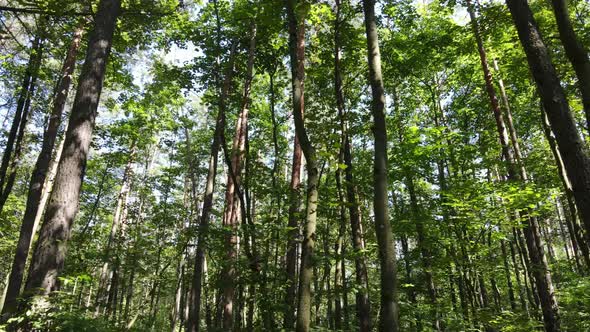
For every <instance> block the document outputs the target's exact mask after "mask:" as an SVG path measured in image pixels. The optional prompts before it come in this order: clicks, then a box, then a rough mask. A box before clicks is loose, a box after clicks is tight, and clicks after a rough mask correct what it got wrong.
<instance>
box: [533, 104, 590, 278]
mask: <svg viewBox="0 0 590 332" xmlns="http://www.w3.org/2000/svg"><path fill="white" fill-rule="evenodd" d="M541 112H542V114H541V123H542V124H543V131H544V132H545V137H546V138H547V142H549V148H550V149H551V153H552V154H553V158H554V159H555V163H556V164H557V174H558V175H559V178H560V179H561V184H562V185H563V191H564V193H565V198H566V200H567V203H568V209H569V218H567V216H566V219H569V220H566V221H567V227H568V230H569V232H570V237H571V238H572V244H573V246H574V251H576V252H577V249H578V248H579V250H580V254H581V255H582V257H583V258H584V262H585V263H586V268H587V269H589V268H590V253H589V249H588V242H586V241H585V240H584V235H583V232H582V230H581V229H580V225H579V224H578V220H577V219H578V218H577V217H578V209H577V207H576V204H575V199H574V192H573V189H572V185H571V182H570V181H569V178H568V176H567V174H566V169H565V165H564V164H563V159H562V158H561V153H560V150H559V148H558V147H557V145H556V144H555V138H554V136H553V135H552V131H551V127H550V125H549V119H548V118H547V113H546V112H545V110H544V109H543V108H542V109H541Z"/></svg>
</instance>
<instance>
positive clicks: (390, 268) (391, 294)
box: [363, 0, 399, 332]
mask: <svg viewBox="0 0 590 332" xmlns="http://www.w3.org/2000/svg"><path fill="white" fill-rule="evenodd" d="M363 9H364V12H365V30H366V34H367V57H368V61H369V83H370V85H371V91H372V103H371V110H372V113H373V135H374V137H375V163H374V166H373V189H374V191H375V193H374V198H373V209H374V214H375V232H376V233H377V245H378V247H379V261H380V266H381V271H380V274H381V308H380V322H379V330H380V331H389V332H397V331H398V329H399V323H398V307H397V271H396V265H395V243H394V241H393V233H392V231H391V224H390V223H389V215H388V213H387V210H388V199H387V184H388V182H387V128H386V126H385V111H384V109H385V92H384V88H383V76H382V75H381V54H380V53H379V38H378V35H377V24H376V23H375V0H363Z"/></svg>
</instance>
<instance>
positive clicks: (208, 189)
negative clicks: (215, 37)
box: [187, 42, 236, 332]
mask: <svg viewBox="0 0 590 332" xmlns="http://www.w3.org/2000/svg"><path fill="white" fill-rule="evenodd" d="M235 53H236V43H235V42H234V43H233V44H232V46H231V51H230V55H229V60H228V64H227V68H226V72H225V77H224V81H223V86H222V88H221V95H220V96H219V101H218V103H219V110H218V114H217V119H216V122H215V131H214V133H213V140H212V142H211V155H210V157H209V168H208V170H207V180H206V185H205V194H204V196H203V208H202V209H201V219H200V222H199V232H198V234H199V236H198V239H197V249H196V252H195V266H194V272H193V282H192V290H191V296H190V303H191V305H190V312H189V318H188V320H187V331H188V332H197V331H199V325H200V320H201V319H200V310H201V290H202V289H201V286H202V280H203V263H204V262H205V246H206V241H207V233H208V230H209V217H210V215H211V210H212V208H213V193H214V191H215V175H216V174H217V159H218V156H219V149H220V147H221V138H222V131H223V130H225V124H224V121H223V119H224V118H225V116H224V112H225V99H226V98H227V95H228V93H229V89H230V87H231V82H232V78H233V67H234V58H235Z"/></svg>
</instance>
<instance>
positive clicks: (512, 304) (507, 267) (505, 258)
mask: <svg viewBox="0 0 590 332" xmlns="http://www.w3.org/2000/svg"><path fill="white" fill-rule="evenodd" d="M500 249H502V257H503V262H504V273H505V274H506V286H507V287H508V299H509V300H510V309H512V311H516V298H515V297H514V288H513V286H512V277H511V276H510V265H509V263H508V253H507V251H506V243H505V241H504V240H502V241H501V243H500Z"/></svg>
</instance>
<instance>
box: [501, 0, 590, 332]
mask: <svg viewBox="0 0 590 332" xmlns="http://www.w3.org/2000/svg"><path fill="white" fill-rule="evenodd" d="M506 3H507V4H508V8H509V9H510V12H511V13H512V18H513V20H514V23H515V25H516V29H517V31H518V36H519V38H520V41H521V44H522V46H523V48H524V51H525V53H526V56H527V60H528V63H529V67H530V70H531V73H532V75H533V78H534V79H535V82H536V84H537V89H538V91H539V95H540V96H541V101H542V103H543V107H544V109H545V111H546V112H547V116H548V118H549V123H550V124H551V128H552V129H553V132H554V133H555V136H556V140H557V145H558V146H559V150H560V152H561V155H562V157H563V162H564V165H565V169H566V171H567V176H568V178H569V180H570V182H571V184H572V189H573V192H574V198H575V200H576V205H577V207H578V212H579V214H580V219H581V220H582V221H583V224H584V227H585V229H586V242H590V241H588V239H589V237H590V159H589V158H588V155H587V153H586V151H585V144H584V142H582V140H581V138H580V136H579V134H578V132H577V128H576V123H575V121H574V118H573V116H572V113H571V112H570V109H569V105H568V102H567V99H566V96H565V92H564V90H563V87H562V86H561V84H560V80H559V77H558V76H557V73H556V72H555V67H554V66H553V63H552V62H551V58H550V56H549V52H548V50H547V47H546V46H545V43H544V42H543V39H542V37H541V33H540V31H539V29H538V28H537V24H536V22H535V19H534V18H533V14H532V12H531V9H530V8H529V5H528V3H527V1H526V0H506ZM546 309H547V310H549V309H550V308H546ZM554 309H555V310H556V309H557V308H553V309H551V311H553V310H554ZM548 312H549V311H548ZM545 326H546V327H547V329H548V330H558V329H559V320H558V319H557V317H554V318H551V317H549V318H547V319H546V321H545Z"/></svg>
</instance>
